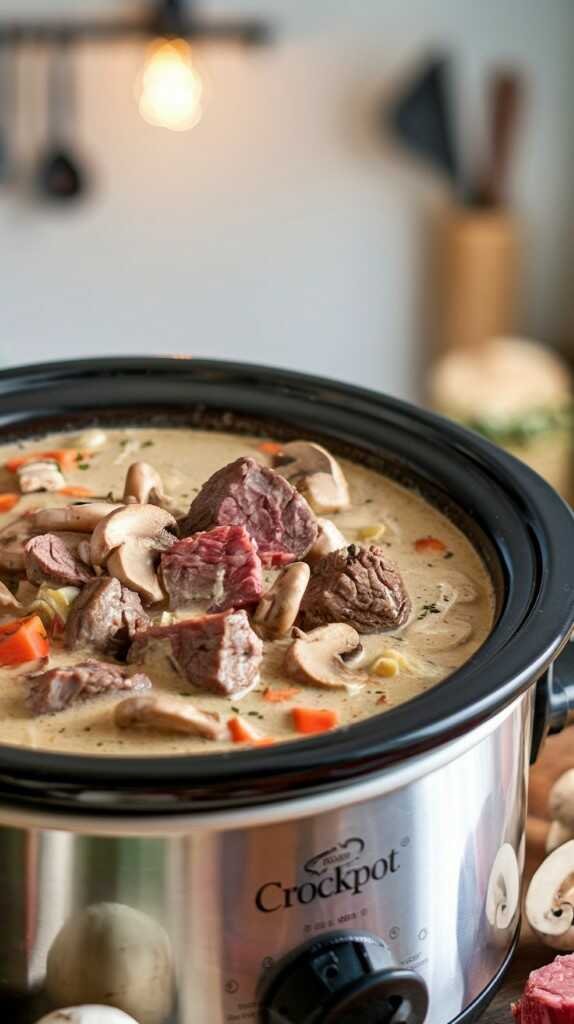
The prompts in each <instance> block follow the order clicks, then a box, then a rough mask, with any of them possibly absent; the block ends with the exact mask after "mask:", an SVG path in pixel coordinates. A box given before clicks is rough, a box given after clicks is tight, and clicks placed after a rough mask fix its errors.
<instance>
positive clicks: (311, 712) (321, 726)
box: [291, 707, 339, 733]
mask: <svg viewBox="0 0 574 1024" xmlns="http://www.w3.org/2000/svg"><path fill="white" fill-rule="evenodd" d="M291 715H292V716H293V725H294V726H295V729H296V731H297V732H302V733H313V732H327V731H328V730H329V729H334V728H335V726H336V725H338V724H339V714H338V712H337V711H333V710H332V708H302V707H298V708H292V710H291Z"/></svg>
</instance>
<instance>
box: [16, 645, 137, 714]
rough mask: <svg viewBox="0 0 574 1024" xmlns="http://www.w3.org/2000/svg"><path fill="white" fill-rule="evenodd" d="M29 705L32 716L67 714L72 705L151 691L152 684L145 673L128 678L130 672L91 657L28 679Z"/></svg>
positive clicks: (27, 699)
mask: <svg viewBox="0 0 574 1024" xmlns="http://www.w3.org/2000/svg"><path fill="white" fill-rule="evenodd" d="M26 682H27V688H28V693H27V698H26V703H27V705H28V707H29V709H30V711H31V712H32V714H33V715H46V714H49V713H50V712H52V711H64V709H65V708H69V707H70V706H71V705H72V704H78V703H80V702H81V701H85V700H91V699H92V698H93V697H101V696H102V695H103V694H108V693H125V692H126V691H128V690H129V691H132V692H134V693H135V692H138V693H139V692H141V691H142V690H150V689H151V682H150V680H149V679H148V677H147V676H146V675H144V674H143V672H137V673H136V674H135V675H132V676H129V675H128V673H127V669H125V668H121V667H120V666H119V665H109V664H107V663H105V662H102V661H96V660H95V659H93V658H90V659H89V660H87V661H82V662H80V664H79V665H70V666H69V667H67V668H52V669H49V670H48V671H47V672H36V673H34V674H32V675H29V676H28V677H27V680H26Z"/></svg>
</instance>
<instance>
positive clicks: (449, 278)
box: [435, 208, 520, 353]
mask: <svg viewBox="0 0 574 1024" xmlns="http://www.w3.org/2000/svg"><path fill="white" fill-rule="evenodd" d="M437 235H438V237H437V246H436V250H435V251H436V256H437V259H436V264H435V266H436V271H437V278H438V280H437V281H436V285H437V298H438V303H437V307H436V312H437V324H436V345H435V349H436V351H437V352H438V353H441V352H446V351H449V350H452V349H455V348H464V349H467V350H468V349H476V348H477V347H479V346H480V345H481V343H482V342H484V341H488V339H489V338H493V337H496V336H500V335H509V334H515V333H516V329H517V322H516V310H517V291H518V274H519V269H520V260H519V256H520V238H519V230H518V225H517V223H516V221H515V219H514V218H513V217H512V215H511V214H509V213H508V212H507V211H505V210H498V209H494V210H493V209H488V210H480V209H479V210H472V209H469V210H464V209H455V208H452V209H451V210H450V211H449V212H448V214H447V215H446V216H445V217H443V218H442V220H441V221H440V223H439V225H438V232H437Z"/></svg>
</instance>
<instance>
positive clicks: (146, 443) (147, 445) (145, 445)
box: [142, 441, 155, 448]
mask: <svg viewBox="0 0 574 1024" xmlns="http://www.w3.org/2000/svg"><path fill="white" fill-rule="evenodd" d="M154 444H155V441H144V442H143V444H142V448H152V447H153V445H154Z"/></svg>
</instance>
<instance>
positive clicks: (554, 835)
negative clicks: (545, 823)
mask: <svg viewBox="0 0 574 1024" xmlns="http://www.w3.org/2000/svg"><path fill="white" fill-rule="evenodd" d="M570 839H574V831H573V830H572V829H571V828H569V826H568V825H563V824H562V822H561V821H553V822H552V823H551V825H550V828H549V829H548V834H547V836H546V842H545V844H544V848H545V850H546V853H552V851H553V850H557V849H558V847H559V846H563V845H564V843H567V842H568V841H569V840H570Z"/></svg>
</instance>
